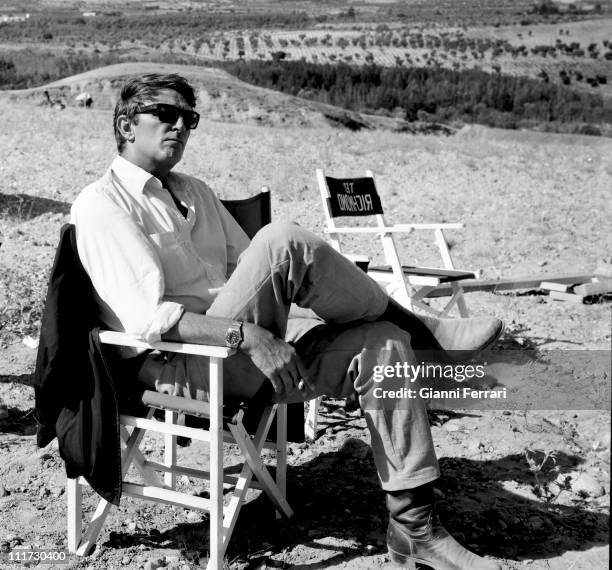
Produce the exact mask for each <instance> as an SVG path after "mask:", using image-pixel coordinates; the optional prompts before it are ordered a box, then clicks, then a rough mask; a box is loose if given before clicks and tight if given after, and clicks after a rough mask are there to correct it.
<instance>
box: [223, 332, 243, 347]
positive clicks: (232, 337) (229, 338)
mask: <svg viewBox="0 0 612 570" xmlns="http://www.w3.org/2000/svg"><path fill="white" fill-rule="evenodd" d="M241 340H242V335H241V334H240V331H239V330H229V331H227V335H226V336H225V341H226V342H227V344H228V345H229V346H230V347H232V348H235V347H237V346H238V345H239V344H240V341H241Z"/></svg>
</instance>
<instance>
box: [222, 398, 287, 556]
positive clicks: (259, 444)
mask: <svg viewBox="0 0 612 570" xmlns="http://www.w3.org/2000/svg"><path fill="white" fill-rule="evenodd" d="M275 407H276V406H270V407H268V408H266V409H265V410H264V412H263V414H262V417H261V420H260V421H259V425H258V426H257V432H256V433H255V437H254V439H253V445H254V446H255V449H256V450H257V454H258V456H260V455H261V450H262V449H263V446H264V443H265V441H266V437H267V435H268V432H269V431H270V426H271V424H272V420H273V419H274V411H275ZM243 429H244V428H243ZM230 430H231V426H230ZM259 461H261V457H259ZM252 478H253V470H252V469H251V465H250V464H249V462H248V461H246V460H245V462H244V465H243V467H242V470H241V472H240V475H239V477H238V482H237V483H236V485H235V487H234V492H233V493H232V496H231V498H230V502H229V505H228V507H227V509H226V512H225V516H224V519H223V531H224V535H223V548H224V553H225V549H226V548H227V545H228V544H229V541H230V539H231V537H232V533H233V532H234V526H235V525H236V521H237V520H238V515H239V513H240V509H241V508H242V505H243V503H244V499H245V497H246V494H247V491H248V490H249V486H250V485H251V479H252Z"/></svg>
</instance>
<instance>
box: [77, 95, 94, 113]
mask: <svg viewBox="0 0 612 570" xmlns="http://www.w3.org/2000/svg"><path fill="white" fill-rule="evenodd" d="M74 100H75V101H76V102H77V103H78V104H79V107H86V108H87V109H89V108H90V107H91V106H92V105H93V97H92V96H91V93H88V92H87V91H83V92H82V93H79V94H78V95H77V96H76V97H75V98H74Z"/></svg>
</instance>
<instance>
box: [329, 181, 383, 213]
mask: <svg viewBox="0 0 612 570" xmlns="http://www.w3.org/2000/svg"><path fill="white" fill-rule="evenodd" d="M325 183H326V185H327V192H328V198H327V203H328V206H329V208H328V209H329V212H330V215H331V216H332V217H334V218H337V217H339V216H372V215H375V214H382V213H383V209H382V204H381V203H380V197H379V196H378V192H377V191H376V184H374V179H373V178H369V177H365V178H332V177H330V176H326V177H325Z"/></svg>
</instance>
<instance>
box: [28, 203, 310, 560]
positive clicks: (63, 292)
mask: <svg viewBox="0 0 612 570" xmlns="http://www.w3.org/2000/svg"><path fill="white" fill-rule="evenodd" d="M247 201H248V204H247V205H248V206H249V207H248V208H246V210H245V209H244V208H243V206H244V203H243V202H242V201H231V202H229V204H228V209H229V210H230V211H231V212H232V214H233V215H234V216H235V217H236V218H237V219H238V221H239V222H240V221H241V217H242V215H246V216H247V218H248V223H249V224H251V225H250V226H249V227H247V233H249V235H250V236H252V235H253V234H254V233H255V230H254V227H255V225H254V224H255V223H256V224H258V225H259V226H261V225H263V224H265V223H267V222H269V221H270V195H269V193H268V192H267V191H266V192H262V193H261V194H260V195H259V196H257V197H255V199H247ZM236 209H238V210H240V213H236ZM75 304H76V305H77V308H75ZM96 315H97V310H96V307H95V301H94V295H93V290H92V285H91V282H90V281H89V277H88V276H87V274H86V273H85V271H84V270H83V268H82V266H81V264H80V260H79V258H78V253H77V249H76V236H75V230H74V227H73V226H70V225H67V226H65V227H64V228H63V229H62V235H61V238H60V245H59V247H58V250H57V252H56V257H55V261H54V265H53V269H52V272H51V279H50V282H49V290H48V293H47V299H46V302H45V310H44V315H43V323H42V331H41V342H40V343H39V352H38V358H37V366H36V373H35V380H34V384H35V392H36V417H37V420H38V423H39V430H38V434H37V435H38V443H39V445H46V444H47V443H48V442H49V441H51V439H53V437H54V436H55V435H57V437H58V439H59V440H60V452H61V453H62V457H63V458H64V460H65V461H67V463H66V469H67V475H68V478H67V489H66V490H67V493H66V495H67V502H68V505H67V506H68V508H67V515H68V550H69V552H73V553H76V554H78V555H87V554H89V553H90V552H91V551H92V549H93V547H94V546H95V542H96V539H97V537H98V535H99V533H100V531H101V530H102V527H103V525H104V521H105V519H106V516H107V515H108V513H109V512H110V509H111V507H112V505H113V504H118V502H119V497H120V496H121V494H124V495H127V496H131V497H135V498H141V499H145V500H149V501H154V502H159V503H164V504H170V505H178V506H183V507H186V508H189V509H195V510H200V511H206V512H209V513H210V545H209V549H210V558H209V562H208V568H209V569H214V570H217V569H221V568H223V557H224V554H225V551H226V549H227V546H228V543H229V540H230V538H231V535H232V531H233V529H234V526H235V524H236V520H237V518H238V514H239V512H240V509H241V506H242V504H243V503H244V500H245V497H246V493H247V491H248V489H249V488H259V489H262V490H263V491H264V492H265V493H266V495H267V496H268V497H269V498H270V500H271V501H272V503H273V504H274V506H275V507H276V509H277V511H278V512H279V513H281V514H282V515H284V516H286V517H290V516H292V514H293V513H292V509H291V507H290V506H289V504H288V503H287V500H286V498H285V491H286V475H285V474H286V462H287V459H286V443H287V437H286V428H287V406H286V405H277V404H272V405H271V404H269V403H268V404H265V405H261V407H260V408H259V411H260V413H259V417H258V418H257V419H258V422H257V424H256V428H255V429H254V430H252V431H254V433H253V434H251V433H249V432H248V431H247V428H246V427H245V422H246V415H245V414H247V415H248V414H249V411H251V412H252V411H253V410H252V408H251V409H250V410H249V405H248V404H247V405H246V406H245V405H244V404H242V403H232V405H225V406H224V402H223V360H224V359H225V358H228V357H229V356H231V355H232V354H233V351H232V350H231V349H228V348H225V347H219V346H207V345H198V344H186V343H177V342H157V343H151V344H148V343H144V342H141V341H139V340H137V339H135V338H133V337H130V336H129V335H126V334H124V333H119V332H114V331H99V329H96V328H93V329H91V326H92V323H94V322H95V319H96V318H97V317H96ZM90 329H91V330H90ZM109 345H116V346H129V347H135V348H141V349H153V350H160V351H166V352H177V353H187V354H195V355H201V356H206V357H208V358H209V386H210V394H209V401H208V402H202V401H196V400H190V399H187V398H181V397H176V396H169V395H165V394H160V393H158V392H155V391H149V390H145V391H142V390H138V391H135V392H134V391H133V392H132V393H131V396H134V395H135V397H134V401H132V402H131V404H132V405H131V406H129V410H127V411H126V410H124V409H123V406H122V405H121V402H119V403H118V399H120V396H121V394H118V391H117V390H118V389H122V387H123V386H125V385H132V386H133V385H134V383H133V382H130V378H123V377H121V378H115V379H116V382H113V378H111V374H112V375H115V374H117V373H118V374H121V372H126V370H125V369H123V370H121V371H118V370H116V369H115V370H113V369H112V367H111V371H110V373H109V365H110V364H112V363H113V358H112V357H111V355H109V354H106V355H107V356H108V358H105V350H104V347H105V346H109ZM91 362H94V363H95V364H94V368H95V369H96V370H95V372H94V373H93V374H88V375H87V377H85V376H80V373H81V372H83V371H85V372H87V373H89V372H90V370H91V366H90V363H91ZM132 380H133V378H132ZM134 404H135V405H134ZM262 409H263V411H261V410H262ZM135 410H137V411H135ZM143 410H144V413H137V412H141V411H143ZM156 410H159V411H161V413H162V415H163V418H164V420H163V421H158V420H157V419H155V417H154V414H155V412H156ZM255 411H257V410H255ZM302 412H303V408H302ZM184 416H194V417H196V418H199V419H200V420H199V421H200V423H207V424H208V425H207V426H206V427H197V428H196V427H191V425H193V422H185V421H181V420H182V419H183V418H184ZM275 417H276V429H275V432H276V433H275V437H274V440H273V441H269V438H268V434H269V432H270V431H271V426H272V422H273V420H274V419H275ZM299 421H300V424H301V425H302V426H303V413H302V414H301V417H300V418H299ZM190 424H191V425H190ZM147 431H150V432H155V433H161V434H164V460H163V462H154V461H149V460H147V459H146V458H145V456H144V455H143V453H142V452H141V451H140V449H139V445H140V443H141V442H142V438H143V436H144V434H145V432H147ZM179 436H181V437H187V438H191V439H194V440H199V441H204V442H207V443H209V445H210V467H209V471H203V470H196V469H192V468H188V467H182V466H180V465H178V464H177V447H176V446H177V437H179ZM224 442H231V443H235V444H237V445H238V447H239V448H240V450H241V452H242V455H243V457H244V463H243V465H242V467H241V471H240V473H239V475H237V476H236V475H232V474H230V473H229V472H227V473H226V472H224V469H223V443H224ZM92 443H93V444H94V445H92ZM98 444H99V447H100V449H98V450H97V451H96V449H97V447H98ZM119 444H120V447H121V449H118V448H117V445H119ZM264 448H268V449H273V450H275V451H276V474H275V477H274V478H273V477H272V475H271V474H270V473H269V471H268V469H267V467H266V466H265V465H264V463H263V461H262V457H261V452H262V450H263V449H264ZM75 450H76V451H75ZM92 451H94V452H96V453H98V456H97V457H98V461H97V462H96V461H93V460H92V459H91V452H92ZM75 457H76V459H75ZM68 461H70V463H69V462H68ZM132 465H133V466H134V467H135V468H136V470H137V472H138V474H139V475H140V480H129V479H128V471H129V469H130V467H131V466H132ZM177 475H186V476H187V477H193V478H200V479H205V480H208V481H209V487H210V498H209V499H207V498H202V497H194V496H192V495H189V494H185V493H181V492H179V491H177V489H176V485H175V482H176V476H177ZM254 479H255V480H254ZM115 480H116V483H114V481H115ZM87 484H91V486H92V487H93V488H94V490H95V491H96V492H98V494H100V496H102V497H103V498H102V499H101V500H100V502H99V504H98V506H97V508H96V510H95V513H94V515H93V517H92V519H91V521H90V522H89V524H88V525H87V528H86V529H85V532H84V533H83V530H84V529H83V527H82V487H83V485H87ZM228 485H229V486H231V487H232V488H233V490H232V492H231V495H230V500H229V504H228V505H227V506H225V507H224V503H223V496H224V487H226V486H228Z"/></svg>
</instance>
